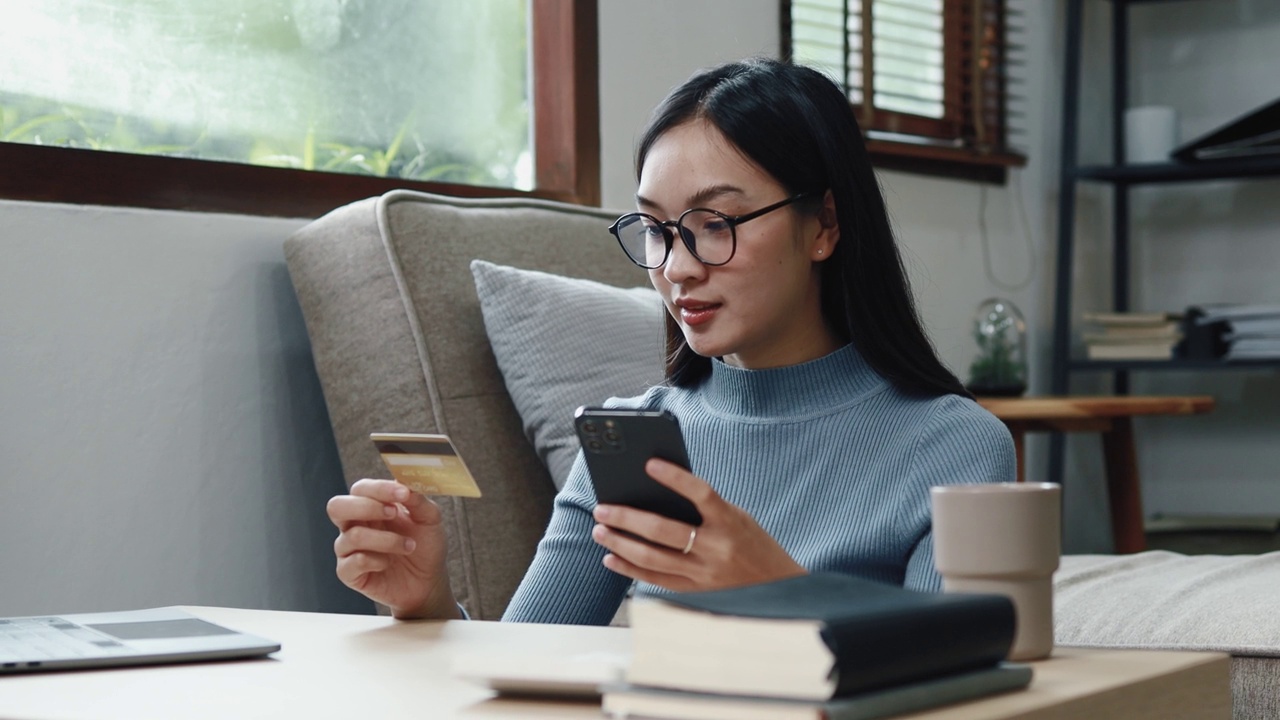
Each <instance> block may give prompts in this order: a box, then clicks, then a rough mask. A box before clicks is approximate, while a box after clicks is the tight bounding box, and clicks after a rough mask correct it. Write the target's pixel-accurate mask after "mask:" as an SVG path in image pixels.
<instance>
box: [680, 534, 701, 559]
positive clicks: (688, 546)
mask: <svg viewBox="0 0 1280 720" xmlns="http://www.w3.org/2000/svg"><path fill="white" fill-rule="evenodd" d="M697 539H698V528H689V542H687V543H685V544H684V549H683V550H681V551H680V554H681V555H688V554H689V552H690V551H691V550H693V541H694V540H697Z"/></svg>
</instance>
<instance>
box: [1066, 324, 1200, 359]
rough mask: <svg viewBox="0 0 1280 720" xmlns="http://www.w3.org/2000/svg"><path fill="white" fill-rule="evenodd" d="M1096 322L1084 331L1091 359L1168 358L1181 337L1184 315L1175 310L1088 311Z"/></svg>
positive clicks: (1171, 356) (1171, 355) (1088, 354)
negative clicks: (1146, 311) (1137, 311)
mask: <svg viewBox="0 0 1280 720" xmlns="http://www.w3.org/2000/svg"><path fill="white" fill-rule="evenodd" d="M1084 321H1085V322H1087V323H1093V324H1094V325H1096V326H1097V328H1096V329H1095V330H1093V331H1092V332H1086V333H1084V343H1085V349H1086V353H1087V356H1088V358H1089V359H1090V360H1169V359H1172V358H1173V356H1174V351H1175V350H1176V348H1177V346H1178V343H1179V342H1181V341H1182V316H1181V315H1178V314H1176V313H1164V312H1155V313H1134V312H1111V313H1102V312H1099V313H1085V314H1084Z"/></svg>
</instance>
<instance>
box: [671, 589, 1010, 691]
mask: <svg viewBox="0 0 1280 720" xmlns="http://www.w3.org/2000/svg"><path fill="white" fill-rule="evenodd" d="M662 600H663V601H664V602H668V603H671V604H674V605H677V606H681V607H685V608H690V609H694V610H702V611H706V612H710V613H715V614H719V615H731V616H739V617H752V618H770V619H806V620H818V621H821V623H822V624H823V633H822V635H823V641H824V642H825V643H826V644H827V646H828V647H829V648H831V651H832V653H833V654H834V655H835V656H836V666H835V672H836V673H838V676H837V678H836V691H835V696H836V697H839V696H844V695H850V694H853V693H858V692H863V691H866V690H873V689H876V688H882V687H888V686H891V685H897V684H902V683H907V682H913V681H917V680H924V679H927V678H933V677H938V676H941V675H946V674H951V673H957V672H962V671H966V670H974V669H978V668H983V667H991V666H993V665H995V664H997V663H999V662H1000V661H1002V660H1004V659H1005V657H1006V656H1007V655H1008V653H1009V648H1010V647H1011V646H1012V644H1013V634H1014V629H1015V619H1014V608H1013V602H1012V601H1011V600H1010V599H1009V598H1008V597H1006V596H1004V595H977V594H947V593H935V592H921V591H916V590H907V589H905V588H902V587H899V586H896V585H889V584H886V583H879V582H874V581H871V580H864V579H862V578H856V577H852V576H849V575H842V574H838V573H813V574H809V575H801V576H797V577H794V578H788V579H785V580H779V581H776V582H770V583H762V584H758V585H748V586H744V587H739V588H732V589H728V590H713V591H709V592H698V593H676V594H673V595H668V596H664V597H662Z"/></svg>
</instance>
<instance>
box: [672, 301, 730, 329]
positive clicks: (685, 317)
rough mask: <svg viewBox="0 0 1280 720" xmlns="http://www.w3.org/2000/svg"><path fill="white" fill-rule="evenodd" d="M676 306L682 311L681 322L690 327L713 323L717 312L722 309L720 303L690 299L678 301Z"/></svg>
mask: <svg viewBox="0 0 1280 720" xmlns="http://www.w3.org/2000/svg"><path fill="white" fill-rule="evenodd" d="M675 306H676V307H677V308H679V309H680V320H681V322H683V323H684V324H685V325H687V326H689V327H695V326H698V325H702V324H705V323H708V322H711V319H712V318H714V317H715V314H716V312H717V311H719V310H720V307H721V305H720V303H713V302H706V301H703V300H693V299H689V298H684V299H680V300H676V301H675Z"/></svg>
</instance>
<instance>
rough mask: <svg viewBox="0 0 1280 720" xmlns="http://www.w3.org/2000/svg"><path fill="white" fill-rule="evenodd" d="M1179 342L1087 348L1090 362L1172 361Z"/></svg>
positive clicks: (1094, 345)
mask: <svg viewBox="0 0 1280 720" xmlns="http://www.w3.org/2000/svg"><path fill="white" fill-rule="evenodd" d="M1176 346H1177V342H1176V341H1175V342H1155V343H1126V344H1090V345H1086V346H1085V353H1086V357H1088V358H1089V359H1090V360H1172V359H1173V349H1174V348H1175V347H1176Z"/></svg>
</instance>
